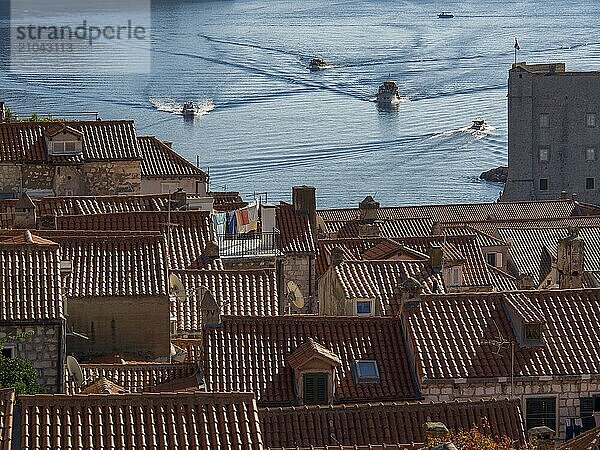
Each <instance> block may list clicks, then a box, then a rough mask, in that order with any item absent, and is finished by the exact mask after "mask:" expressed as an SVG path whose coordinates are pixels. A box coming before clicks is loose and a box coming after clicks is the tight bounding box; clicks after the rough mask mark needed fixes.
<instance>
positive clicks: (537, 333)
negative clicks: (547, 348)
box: [523, 323, 542, 345]
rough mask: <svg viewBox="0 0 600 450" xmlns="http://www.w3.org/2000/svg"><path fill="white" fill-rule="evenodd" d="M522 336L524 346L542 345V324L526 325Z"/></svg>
mask: <svg viewBox="0 0 600 450" xmlns="http://www.w3.org/2000/svg"><path fill="white" fill-rule="evenodd" d="M523 334H524V335H523V342H524V343H525V344H526V345H540V344H541V343H542V324H541V323H535V324H526V325H525V327H524V328H523Z"/></svg>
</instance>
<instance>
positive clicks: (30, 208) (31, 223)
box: [14, 192, 37, 228]
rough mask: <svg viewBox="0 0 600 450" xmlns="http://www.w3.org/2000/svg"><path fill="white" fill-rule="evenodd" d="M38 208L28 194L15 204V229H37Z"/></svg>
mask: <svg viewBox="0 0 600 450" xmlns="http://www.w3.org/2000/svg"><path fill="white" fill-rule="evenodd" d="M36 222H37V215H36V206H35V204H34V203H33V201H32V200H31V198H30V197H29V195H27V193H26V192H23V193H22V194H21V197H20V198H19V200H18V201H17V203H16V204H15V221H14V227H15V228H36Z"/></svg>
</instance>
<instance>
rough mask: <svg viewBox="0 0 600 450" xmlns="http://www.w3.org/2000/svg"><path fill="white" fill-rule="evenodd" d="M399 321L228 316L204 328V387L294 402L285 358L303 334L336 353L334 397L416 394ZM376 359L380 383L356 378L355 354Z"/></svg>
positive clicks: (303, 339) (264, 399)
mask: <svg viewBox="0 0 600 450" xmlns="http://www.w3.org/2000/svg"><path fill="white" fill-rule="evenodd" d="M400 325H401V324H400V322H399V321H397V320H395V319H392V318H356V317H318V316H303V315H294V316H271V317H231V316H226V317H225V318H224V319H223V326H222V327H218V328H207V329H205V330H204V355H205V361H204V370H203V373H204V377H205V382H206V387H207V390H208V391H223V390H224V391H228V390H246V391H252V392H255V393H256V395H257V396H258V401H259V403H261V404H295V403H297V400H296V396H295V394H294V392H295V387H294V380H293V377H294V375H293V369H292V367H291V366H290V365H289V364H288V363H287V362H286V361H287V358H288V355H290V354H291V353H293V352H294V351H295V350H296V349H297V348H298V347H299V346H300V345H302V344H303V343H304V342H306V340H307V339H308V338H312V339H314V340H315V341H316V342H319V343H320V344H321V345H322V346H324V347H325V348H327V349H329V351H331V352H333V353H334V354H335V355H337V356H338V357H339V358H340V360H341V361H342V364H341V365H340V366H339V367H337V368H336V369H335V370H336V374H337V377H336V378H337V386H336V388H335V392H336V394H335V401H337V402H350V401H365V400H390V399H397V400H399V399H408V398H416V397H418V396H419V394H418V393H417V392H416V391H415V384H414V380H413V377H412V375H411V370H410V367H409V362H408V357H407V354H406V351H405V347H404V339H403V336H402V330H401V326H400ZM359 359H368V360H375V361H377V365H378V368H379V374H380V378H381V382H380V383H370V384H356V383H355V381H354V378H353V376H352V365H353V363H354V361H355V360H359Z"/></svg>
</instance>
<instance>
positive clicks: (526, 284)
mask: <svg viewBox="0 0 600 450" xmlns="http://www.w3.org/2000/svg"><path fill="white" fill-rule="evenodd" d="M517 289H518V290H520V291H531V290H534V289H535V285H534V282H533V276H532V275H531V274H530V273H522V274H520V275H519V276H518V277H517Z"/></svg>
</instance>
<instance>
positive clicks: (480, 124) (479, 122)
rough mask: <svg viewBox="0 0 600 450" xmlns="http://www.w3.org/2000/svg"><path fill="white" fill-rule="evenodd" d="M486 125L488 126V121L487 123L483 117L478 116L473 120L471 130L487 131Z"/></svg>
mask: <svg viewBox="0 0 600 450" xmlns="http://www.w3.org/2000/svg"><path fill="white" fill-rule="evenodd" d="M486 127H487V123H485V120H484V119H482V118H481V117H478V118H477V119H475V120H473V124H472V125H471V130H475V131H485V129H486Z"/></svg>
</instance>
